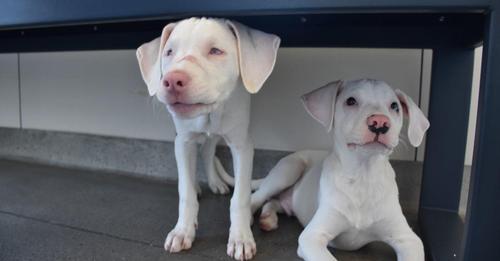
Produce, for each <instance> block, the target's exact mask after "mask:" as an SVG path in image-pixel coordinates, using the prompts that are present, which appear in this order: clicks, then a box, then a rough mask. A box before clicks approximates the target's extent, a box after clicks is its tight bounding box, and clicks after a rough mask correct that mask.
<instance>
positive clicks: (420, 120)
mask: <svg viewBox="0 0 500 261" xmlns="http://www.w3.org/2000/svg"><path fill="white" fill-rule="evenodd" d="M396 95H397V96H398V99H399V102H401V106H402V107H403V108H402V109H403V114H404V115H405V116H406V117H408V118H409V123H408V139H409V140H410V143H411V145H413V147H418V146H419V145H420V143H422V139H423V138H424V134H425V132H426V131H427V129H428V128H429V126H430V123H429V120H427V118H426V117H425V115H424V113H423V112H422V111H421V110H420V108H419V107H418V106H417V105H416V104H415V103H414V102H413V100H412V99H411V98H410V97H409V96H408V95H406V94H405V93H404V92H403V91H401V90H396Z"/></svg>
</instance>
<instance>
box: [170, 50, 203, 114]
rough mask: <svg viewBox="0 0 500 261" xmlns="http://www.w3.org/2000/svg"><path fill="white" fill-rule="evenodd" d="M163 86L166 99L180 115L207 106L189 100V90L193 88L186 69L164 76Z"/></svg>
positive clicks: (171, 107) (190, 58)
mask: <svg viewBox="0 0 500 261" xmlns="http://www.w3.org/2000/svg"><path fill="white" fill-rule="evenodd" d="M184 59H189V60H192V59H194V57H192V56H186V57H185V58H184ZM162 83H163V87H164V88H165V89H166V101H167V105H168V107H169V109H171V110H172V111H173V112H175V113H176V114H179V115H186V116H187V115H190V114H192V113H193V112H195V111H197V110H200V109H202V108H204V107H205V106H207V104H203V103H192V102H190V101H189V97H188V96H189V95H188V90H189V89H190V88H193V87H192V85H191V77H190V76H189V75H188V74H187V73H186V72H184V71H179V70H177V71H172V72H169V73H168V74H167V75H165V76H164V77H163V81H162Z"/></svg>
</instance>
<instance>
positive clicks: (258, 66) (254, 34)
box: [227, 20, 281, 93]
mask: <svg viewBox="0 0 500 261" xmlns="http://www.w3.org/2000/svg"><path fill="white" fill-rule="evenodd" d="M227 23H228V25H229V27H230V28H231V29H232V30H233V32H234V34H235V35H236V40H237V42H238V59H239V65H240V74H241V79H242V80H243V84H244V85H245V88H246V89H247V91H248V92H250V93H257V92H258V91H259V90H260V88H262V85H264V82H265V81H266V80H267V78H268V77H269V75H270V74H271V72H272V71H273V67H274V64H275V62H276V55H277V54H278V48H279V45H280V41H281V40H280V38H279V37H278V36H276V35H274V34H268V33H264V32H262V31H258V30H255V29H252V28H249V27H247V26H245V25H242V24H240V23H238V22H234V21H229V20H228V21H227Z"/></svg>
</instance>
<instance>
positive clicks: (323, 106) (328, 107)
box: [301, 81, 343, 132]
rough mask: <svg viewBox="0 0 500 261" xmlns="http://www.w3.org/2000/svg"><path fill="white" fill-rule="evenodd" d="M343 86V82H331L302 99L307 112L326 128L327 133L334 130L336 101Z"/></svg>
mask: <svg viewBox="0 0 500 261" xmlns="http://www.w3.org/2000/svg"><path fill="white" fill-rule="evenodd" d="M342 84H343V81H335V82H331V83H328V84H327V85H325V86H323V87H320V88H318V89H316V90H314V91H312V92H309V93H306V94H304V95H302V97H301V98H302V103H303V104H304V107H305V108H306V111H307V112H308V113H309V115H311V116H312V117H313V118H314V119H315V120H317V121H319V123H321V124H322V125H323V126H325V128H326V129H327V132H330V131H331V130H332V126H333V115H334V114H335V101H336V100H337V96H338V93H339V92H340V89H341V88H342Z"/></svg>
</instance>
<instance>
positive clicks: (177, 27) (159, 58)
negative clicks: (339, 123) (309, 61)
mask: <svg viewBox="0 0 500 261" xmlns="http://www.w3.org/2000/svg"><path fill="white" fill-rule="evenodd" d="M279 43H280V39H279V38H278V37H277V36H275V35H271V34H267V33H264V32H260V31H257V30H253V29H251V28H248V27H246V26H244V25H241V24H239V23H236V22H233V21H229V20H223V19H207V18H191V19H186V20H182V21H180V22H177V23H171V24H168V25H167V26H165V28H164V29H163V32H162V34H161V37H159V38H157V39H155V40H153V41H151V42H149V43H146V44H143V45H142V46H141V47H139V49H138V50H137V59H138V61H139V66H140V69H141V73H142V76H143V78H144V81H145V82H146V84H147V86H148V90H149V94H150V95H151V96H153V95H156V97H157V98H158V100H160V101H161V102H163V103H165V104H166V106H167V109H168V111H169V112H170V113H171V114H172V116H173V120H174V123H175V128H176V130H177V136H176V138H175V158H176V161H177V168H178V172H179V219H178V221H177V224H176V226H175V228H174V229H173V230H172V231H171V232H170V233H169V234H168V236H167V239H166V241H165V249H166V250H167V251H170V252H178V251H181V250H184V249H189V248H190V247H191V244H192V242H193V240H194V237H195V230H196V227H197V218H198V217H197V216H198V200H197V190H198V191H199V188H198V186H197V183H196V180H195V170H196V153H197V141H198V140H199V139H203V138H206V142H205V144H204V146H203V148H202V158H203V161H204V162H203V163H204V167H205V170H206V172H207V174H208V180H209V186H210V188H211V189H212V191H213V192H215V193H227V192H228V191H229V190H228V187H227V184H230V185H233V186H234V194H233V197H232V199H231V215H230V216H231V227H230V234H229V242H228V245H227V253H228V255H229V256H231V257H234V258H236V259H239V260H243V259H250V258H252V257H253V256H254V255H255V253H256V247H255V241H254V239H253V235H252V231H251V229H250V222H251V211H250V194H251V175H252V161H253V153H254V147H253V143H252V141H251V139H250V137H249V135H248V126H249V119H250V93H256V92H257V91H259V89H260V88H261V87H262V85H263V84H264V82H265V80H266V79H267V78H268V76H269V75H270V73H271V71H272V69H273V67H274V63H275V61H276V55H277V51H278V47H279ZM221 137H222V138H224V140H225V141H226V143H227V144H228V146H229V147H230V148H231V152H232V155H233V163H234V173H235V179H232V178H231V177H230V176H228V175H227V173H226V172H225V171H224V169H223V168H222V167H221V165H220V162H219V161H218V160H217V158H215V156H214V153H215V147H216V145H217V142H218V141H219V140H220V138H221ZM226 183H227V184H226Z"/></svg>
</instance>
